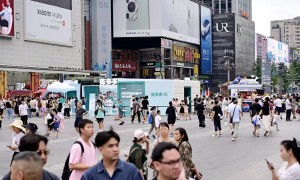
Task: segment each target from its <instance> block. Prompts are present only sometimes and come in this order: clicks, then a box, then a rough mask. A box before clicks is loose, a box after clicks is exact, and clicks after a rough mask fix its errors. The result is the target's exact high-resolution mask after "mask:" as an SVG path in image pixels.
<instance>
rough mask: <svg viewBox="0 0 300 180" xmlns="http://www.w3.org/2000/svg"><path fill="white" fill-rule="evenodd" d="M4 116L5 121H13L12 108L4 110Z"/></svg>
mask: <svg viewBox="0 0 300 180" xmlns="http://www.w3.org/2000/svg"><path fill="white" fill-rule="evenodd" d="M6 113H7V114H6V115H7V119H10V118H11V119H14V116H13V115H14V111H13V109H12V108H6Z"/></svg>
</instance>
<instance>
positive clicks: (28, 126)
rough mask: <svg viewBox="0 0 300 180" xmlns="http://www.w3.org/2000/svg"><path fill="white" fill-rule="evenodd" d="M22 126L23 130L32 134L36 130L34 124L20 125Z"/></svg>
mask: <svg viewBox="0 0 300 180" xmlns="http://www.w3.org/2000/svg"><path fill="white" fill-rule="evenodd" d="M22 126H23V127H24V128H26V129H30V131H32V132H34V133H35V132H36V131H37V130H38V127H37V125H36V124H34V123H29V124H25V125H22Z"/></svg>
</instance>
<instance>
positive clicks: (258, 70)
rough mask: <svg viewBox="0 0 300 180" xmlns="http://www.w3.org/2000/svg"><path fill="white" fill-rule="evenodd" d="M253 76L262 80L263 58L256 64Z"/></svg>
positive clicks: (258, 59) (257, 60) (259, 58)
mask: <svg viewBox="0 0 300 180" xmlns="http://www.w3.org/2000/svg"><path fill="white" fill-rule="evenodd" d="M252 74H253V75H256V76H257V77H259V78H261V57H257V59H256V62H255V63H254V66H253V68H252Z"/></svg>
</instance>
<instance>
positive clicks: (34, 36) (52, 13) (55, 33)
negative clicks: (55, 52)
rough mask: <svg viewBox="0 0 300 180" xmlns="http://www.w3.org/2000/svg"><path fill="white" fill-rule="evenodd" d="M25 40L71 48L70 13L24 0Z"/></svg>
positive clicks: (30, 0)
mask: <svg viewBox="0 0 300 180" xmlns="http://www.w3.org/2000/svg"><path fill="white" fill-rule="evenodd" d="M24 14H25V24H24V26H25V40H29V41H38V42H44V43H50V44H58V45H66V46H72V11H71V10H69V9H64V8H60V7H56V6H52V5H48V4H43V3H39V2H35V1H32V0H25V13H24Z"/></svg>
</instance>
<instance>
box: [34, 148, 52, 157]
mask: <svg viewBox="0 0 300 180" xmlns="http://www.w3.org/2000/svg"><path fill="white" fill-rule="evenodd" d="M36 153H37V154H38V155H40V156H41V155H42V154H44V155H49V154H50V150H47V149H46V150H43V151H37V152H36Z"/></svg>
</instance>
